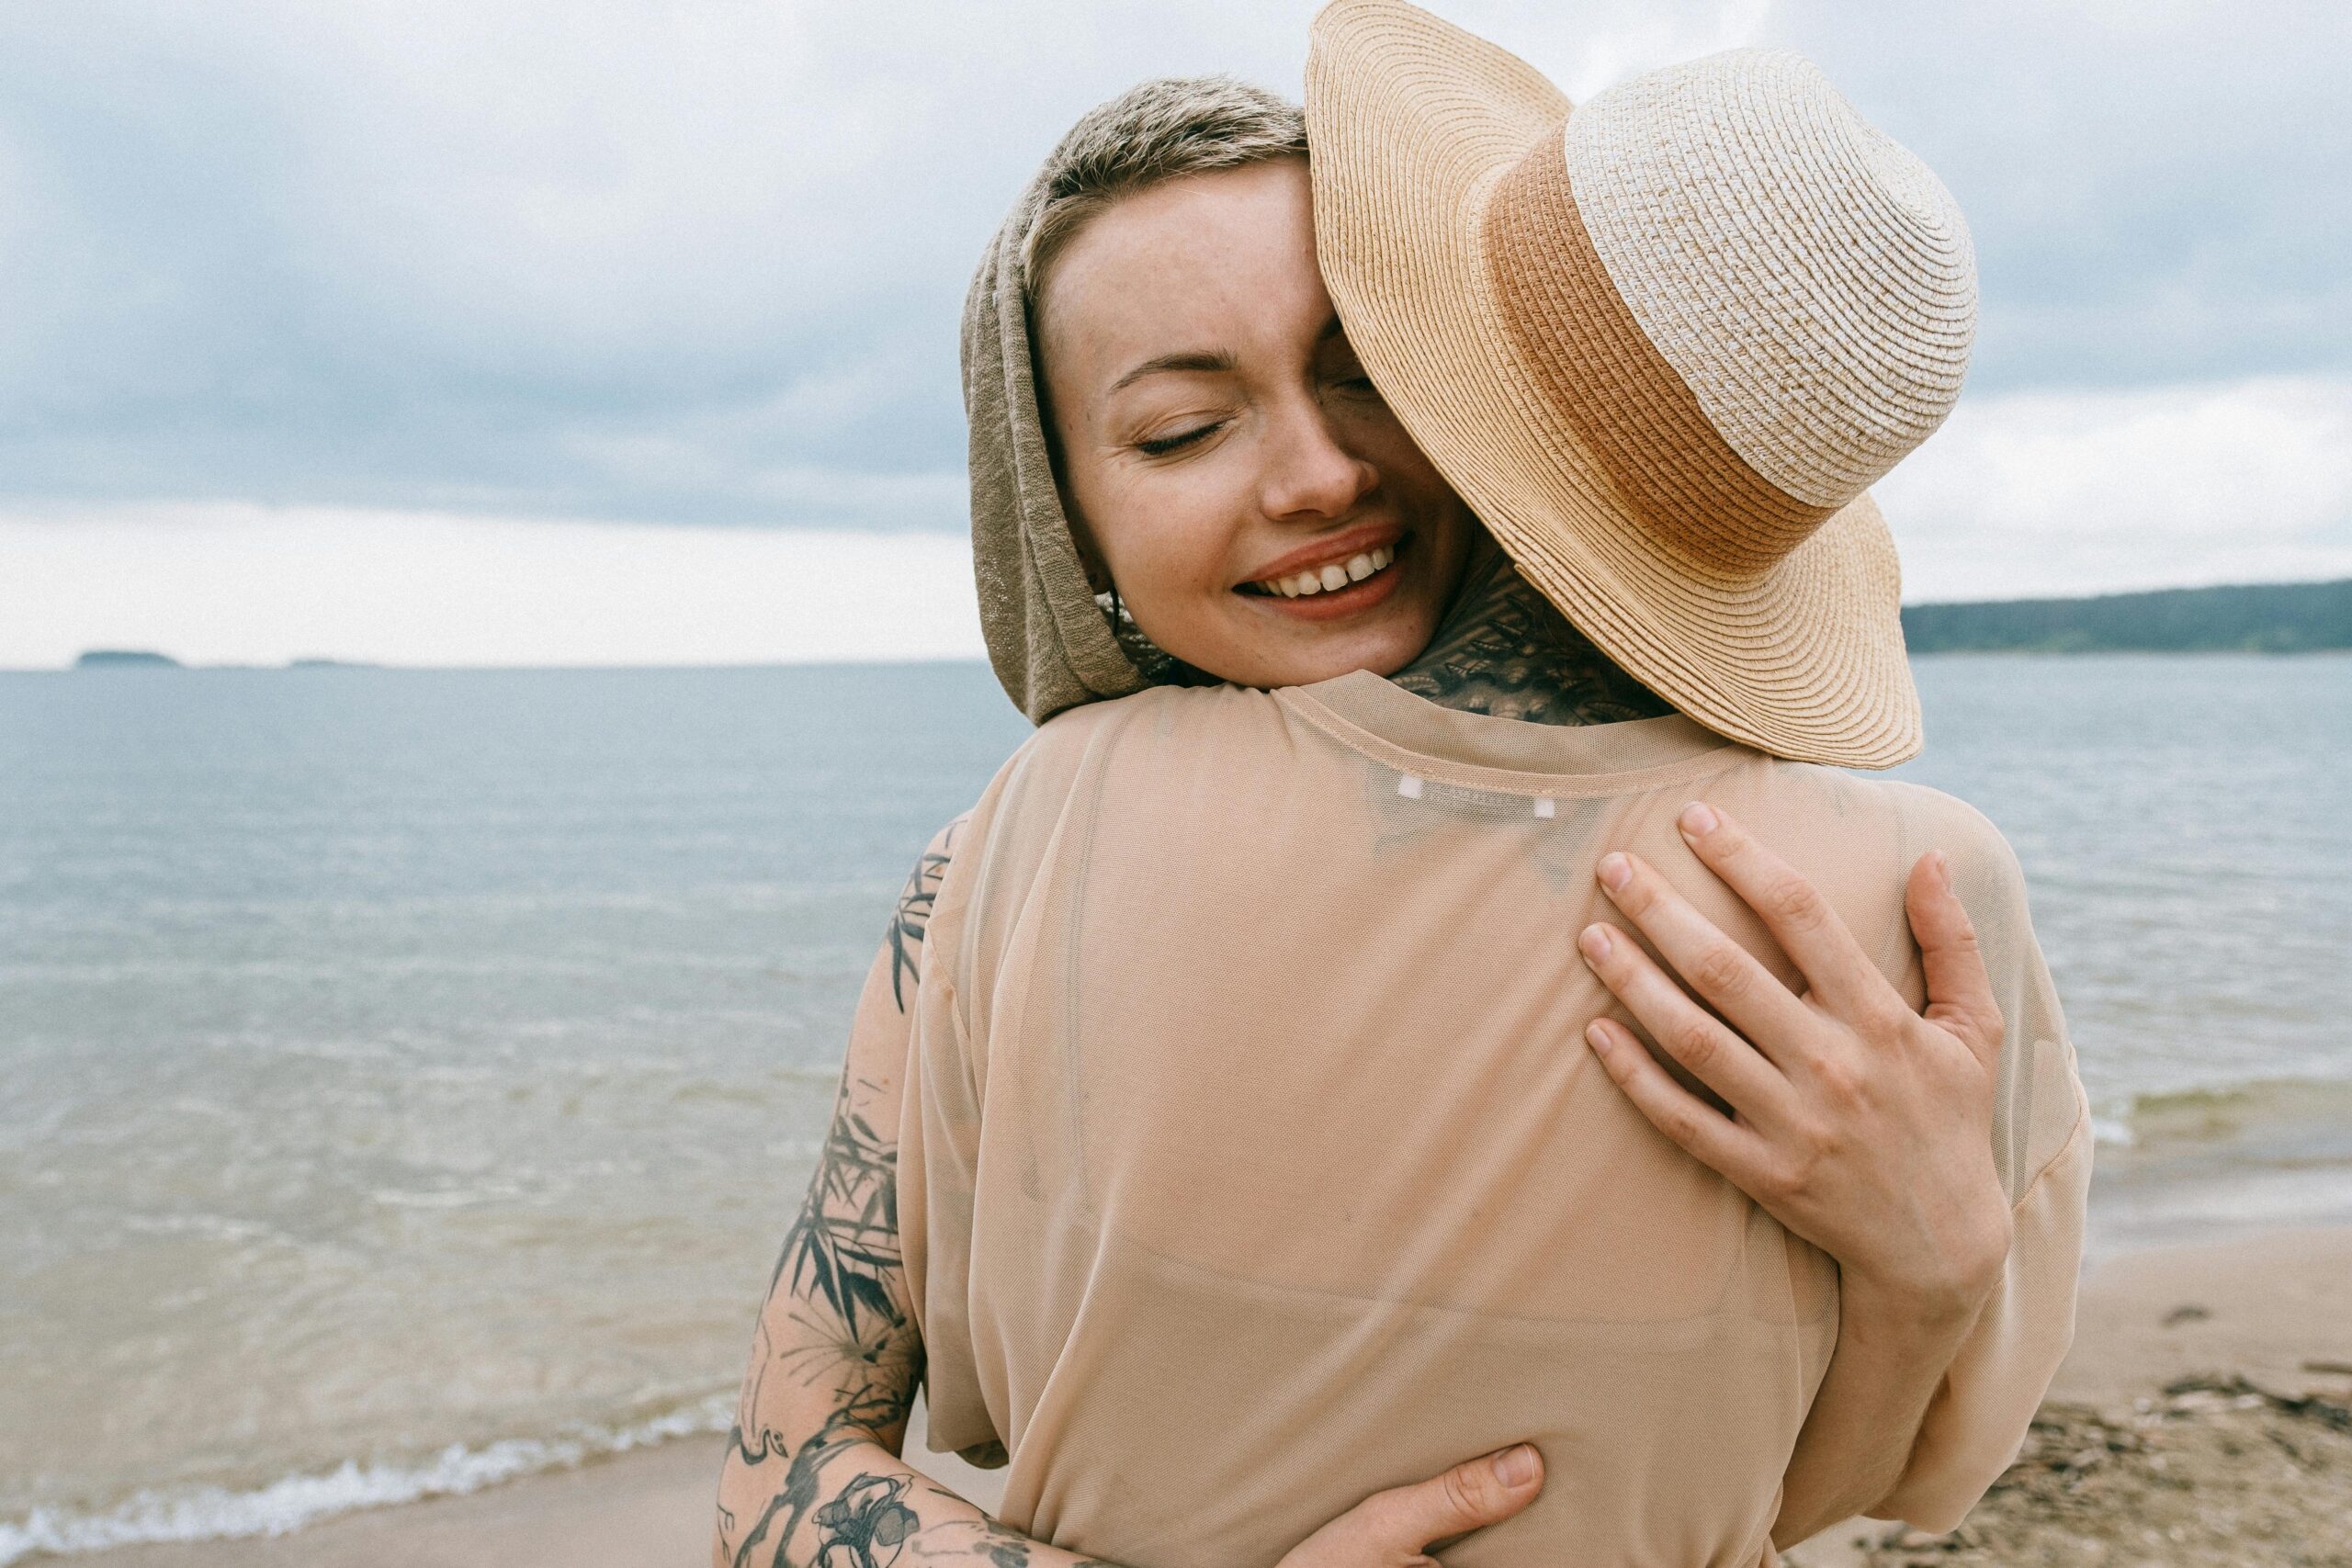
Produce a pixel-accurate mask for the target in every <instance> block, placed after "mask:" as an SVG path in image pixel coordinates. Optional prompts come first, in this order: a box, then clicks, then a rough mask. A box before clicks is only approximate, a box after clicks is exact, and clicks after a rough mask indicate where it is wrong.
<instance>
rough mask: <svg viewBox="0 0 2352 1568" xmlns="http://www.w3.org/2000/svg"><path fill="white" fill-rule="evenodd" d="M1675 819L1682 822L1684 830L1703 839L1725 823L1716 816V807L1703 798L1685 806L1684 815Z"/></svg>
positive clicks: (1696, 837) (1693, 836)
mask: <svg viewBox="0 0 2352 1568" xmlns="http://www.w3.org/2000/svg"><path fill="white" fill-rule="evenodd" d="M1675 820H1676V821H1678V822H1679V823H1681V824H1682V830H1683V831H1684V832H1685V833H1688V834H1689V835H1691V837H1692V838H1694V839H1703V838H1705V837H1706V836H1707V835H1708V834H1710V833H1712V832H1713V831H1714V830H1715V829H1717V828H1719V827H1721V826H1722V825H1723V824H1722V822H1721V821H1720V820H1719V819H1718V818H1716V816H1715V808H1714V807H1712V806H1709V805H1708V804H1707V803H1706V802H1705V801H1703V800H1694V801H1692V802H1691V804H1690V805H1688V806H1686V807H1683V808H1682V815H1681V816H1679V817H1678V818H1675Z"/></svg>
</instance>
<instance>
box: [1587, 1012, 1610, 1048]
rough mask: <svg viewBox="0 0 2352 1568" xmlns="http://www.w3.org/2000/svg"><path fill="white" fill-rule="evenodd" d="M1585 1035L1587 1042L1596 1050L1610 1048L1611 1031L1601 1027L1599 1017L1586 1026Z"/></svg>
mask: <svg viewBox="0 0 2352 1568" xmlns="http://www.w3.org/2000/svg"><path fill="white" fill-rule="evenodd" d="M1584 1037H1585V1042H1586V1043H1588V1044H1589V1045H1590V1046H1591V1047H1592V1048H1593V1049H1594V1050H1596V1051H1606V1050H1608V1049H1609V1031H1607V1030H1605V1029H1603V1028H1601V1027H1600V1020H1599V1019H1597V1018H1596V1019H1594V1020H1593V1021H1591V1022H1590V1023H1588V1024H1586V1025H1585V1026H1584Z"/></svg>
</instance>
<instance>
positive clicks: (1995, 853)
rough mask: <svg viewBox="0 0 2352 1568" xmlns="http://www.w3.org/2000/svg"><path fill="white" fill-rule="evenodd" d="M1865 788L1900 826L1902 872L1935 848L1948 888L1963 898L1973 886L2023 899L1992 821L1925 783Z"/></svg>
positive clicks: (1878, 783) (2019, 871) (2018, 871)
mask: <svg viewBox="0 0 2352 1568" xmlns="http://www.w3.org/2000/svg"><path fill="white" fill-rule="evenodd" d="M1870 784H1871V787H1872V788H1875V789H1877V790H1881V791H1883V792H1884V793H1885V795H1886V796H1887V799H1888V802H1889V804H1890V805H1891V806H1892V807H1893V808H1894V813H1895V817H1896V819H1897V820H1898V821H1899V822H1900V823H1901V824H1902V826H1903V829H1904V838H1905V841H1906V847H1907V848H1908V849H1909V854H1908V856H1906V860H1905V865H1906V869H1907V866H1908V862H1909V861H1910V860H1916V859H1917V858H1918V856H1920V855H1922V854H1925V853H1926V852H1928V851H1930V850H1938V851H1940V852H1942V853H1943V856H1944V858H1945V859H1946V860H1947V861H1948V862H1950V863H1951V874H1952V883H1953V886H1955V887H1956V888H1958V889H1959V890H1960V891H1961V893H1962V897H1963V899H1964V898H1965V897H1967V890H1968V888H1969V887H1970V886H1972V885H1973V886H1976V887H1978V888H1980V889H1982V890H1985V891H1987V892H1990V891H1999V892H2001V893H2004V894H2007V895H2009V896H2011V897H2015V898H2016V899H2017V901H2018V902H2020V903H2022V902H2023V901H2024V898H2025V872H2024V869H2023V868H2022V867H2020V866H2019V865H2018V856H2017V852H2016V851H2015V850H2014V849H2012V848H2011V847H2010V845H2009V840H2007V837H2005V836H2004V835H2003V834H2002V832H2001V829H1998V828H1996V827H1995V826H1994V825H1993V821H1992V818H1988V817H1986V816H1985V814H1984V813H1983V812H1982V811H1979V810H1977V809H1976V807H1973V806H1971V805H1969V804H1968V802H1966V801H1964V800H1962V799H1961V798H1959V797H1958V796H1957V795H1946V794H1945V793H1944V792H1943V791H1941V790H1939V789H1930V788H1928V786H1926V785H1925V784H1908V783H1905V782H1903V781H1901V780H1897V779H1873V780H1871V781H1870Z"/></svg>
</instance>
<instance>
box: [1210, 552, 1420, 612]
mask: <svg viewBox="0 0 2352 1568" xmlns="http://www.w3.org/2000/svg"><path fill="white" fill-rule="evenodd" d="M1403 543H1404V541H1403V540H1402V539H1399V540H1397V544H1395V545H1383V546H1381V547H1379V548H1377V549H1371V550H1363V551H1359V552H1358V553H1356V554H1355V555H1352V556H1350V557H1349V558H1347V559H1345V560H1337V561H1327V562H1325V563H1324V564H1323V565H1321V566H1319V567H1309V568H1307V569H1306V570H1304V571H1294V572H1288V573H1285V574H1284V575H1283V576H1281V577H1269V578H1266V579H1264V580H1263V581H1258V582H1245V583H1243V584H1242V585H1241V591H1242V592H1245V593H1255V594H1259V595H1261V596H1262V597H1265V598H1270V599H1306V598H1312V597H1313V596H1314V595H1316V594H1317V593H1333V592H1338V591H1339V590H1340V589H1342V588H1348V587H1351V586H1353V585H1354V584H1356V583H1359V582H1363V581H1368V580H1370V579H1372V578H1374V577H1377V576H1379V575H1380V574H1381V573H1382V572H1384V571H1386V570H1388V569H1389V568H1390V567H1392V566H1394V565H1396V563H1397V548H1398V547H1399V546H1401V545H1402V544H1403Z"/></svg>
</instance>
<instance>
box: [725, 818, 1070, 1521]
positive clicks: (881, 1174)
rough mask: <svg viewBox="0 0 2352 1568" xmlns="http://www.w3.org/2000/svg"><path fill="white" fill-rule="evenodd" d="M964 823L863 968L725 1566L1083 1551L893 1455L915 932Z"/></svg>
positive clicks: (781, 1290)
mask: <svg viewBox="0 0 2352 1568" xmlns="http://www.w3.org/2000/svg"><path fill="white" fill-rule="evenodd" d="M964 820H965V819H964V818H957V819H956V821H954V822H951V823H949V824H948V825H947V827H946V828H944V829H942V830H941V832H940V833H939V835H938V837H936V838H935V839H933V840H932V842H931V844H930V846H929V847H928V848H926V849H925V850H924V851H923V853H922V858H921V859H920V860H919V861H917V862H916V863H915V869H914V871H913V873H912V874H910V876H909V877H908V878H907V885H906V887H905V889H904V891H902V892H901V893H900V894H899V906H898V908H897V910H896V911H895V912H894V913H893V915H892V916H891V920H890V928H889V931H888V933H887V935H886V937H885V940H884V942H883V944H882V949H881V951H880V952H879V953H876V955H875V959H874V966H873V968H872V969H871V970H870V971H869V972H868V973H867V975H866V979H865V992H864V994H863V995H862V996H861V997H860V998H859V1001H858V1009H857V1019H856V1022H855V1024H854V1027H853V1029H852V1031H851V1034H850V1044H849V1052H848V1055H847V1057H846V1059H845V1060H844V1062H843V1064H842V1087H841V1093H840V1095H839V1097H838V1098H837V1099H836V1100H835V1101H834V1104H833V1116H832V1124H831V1130H830V1131H829V1132H828V1134H827V1135H826V1139H825V1146H824V1149H823V1152H822V1153H821V1154H820V1156H819V1157H818V1161H817V1169H816V1171H815V1173H814V1175H813V1176H812V1177H811V1178H810V1179H809V1193H808V1196H807V1198H806V1199H805V1200H804V1201H802V1203H801V1206H800V1213H799V1215H798V1217H797V1219H795V1220H794V1222H793V1224H792V1228H791V1230H790V1231H789V1232H787V1233H786V1236H785V1241H784V1249H783V1251H782V1253H781V1254H780V1255H779V1256H778V1257H777V1258H776V1263H775V1272H774V1273H773V1275H772V1276H771V1277H770V1279H769V1281H768V1295H767V1301H766V1303H765V1304H764V1305H763V1307H762V1309H761V1312H760V1320H759V1325H758V1327H757V1329H756V1330H755V1331H754V1334H753V1337H752V1361H751V1367H750V1369H749V1371H747V1372H746V1373H745V1375H744V1379H743V1394H742V1402H741V1407H740V1408H739V1409H738V1411H737V1414H736V1419H735V1426H734V1428H733V1429H732V1431H730V1432H729V1437H728V1446H727V1455H726V1460H725V1462H724V1464H723V1466H722V1468H721V1471H720V1473H719V1484H718V1540H717V1541H716V1542H715V1544H714V1547H713V1551H712V1562H714V1564H717V1565H718V1568H752V1565H753V1564H756V1565H758V1568H786V1565H787V1564H792V1565H798V1564H815V1563H822V1564H824V1568H886V1565H887V1564H888V1563H890V1562H893V1561H894V1560H896V1559H897V1558H898V1557H899V1554H900V1553H901V1552H902V1551H907V1550H910V1549H912V1550H914V1551H918V1552H919V1553H920V1554H921V1555H922V1556H925V1557H945V1558H949V1559H953V1558H955V1557H956V1556H958V1555H962V1556H967V1557H969V1558H970V1560H971V1561H972V1562H973V1563H974V1564H975V1568H1017V1565H1018V1564H1022V1563H1034V1564H1035V1568H1063V1565H1065V1564H1075V1563H1077V1562H1079V1559H1077V1558H1075V1557H1073V1556H1071V1555H1070V1554H1069V1553H1067V1552H1058V1551H1053V1550H1052V1549H1051V1548H1046V1547H1041V1546H1038V1545H1036V1543H1035V1542H1032V1541H1029V1540H1026V1539H1025V1538H1023V1537H1022V1536H1020V1535H1018V1534H1015V1533H1014V1532H1012V1531H1009V1530H1007V1529H1004V1528H1003V1527H1001V1526H1000V1525H997V1524H996V1523H994V1522H993V1521H991V1520H989V1518H988V1517H986V1516H985V1515H983V1514H982V1513H981V1512H980V1510H979V1509H978V1508H976V1507H974V1506H972V1505H970V1504H969V1503H967V1502H965V1501H964V1500H963V1499H962V1498H960V1497H957V1496H956V1495H954V1494H953V1493H951V1492H949V1491H947V1490H946V1489H945V1488H944V1487H942V1486H939V1485H937V1484H936V1483H933V1482H932V1481H930V1480H928V1479H927V1478H925V1477H923V1476H922V1475H921V1474H919V1473H917V1472H914V1471H913V1470H911V1469H910V1468H909V1467H908V1466H906V1465H905V1464H903V1463H901V1462H899V1457H898V1456H899V1447H900V1445H901V1443H902V1442H903V1441H904V1439H905V1436H906V1427H907V1415H908V1412H909V1410H910V1408H911V1407H912V1406H913V1404H914V1397H915V1390H916V1387H917V1385H918V1384H919V1383H920V1382H922V1337H921V1336H920V1334H919V1333H918V1331H917V1329H916V1326H915V1322H914V1316H913V1313H912V1310H911V1303H910V1295H909V1290H908V1284H907V1275H906V1265H905V1259H904V1254H903V1253H902V1251H901V1250H900V1247H899V1213H898V1156H899V1151H898V1142H899V1083H900V1077H901V1075H902V1074H903V1073H904V1072H905V1070H906V1060H907V1044H908V1036H909V1031H910V1020H911V1016H912V1012H913V1009H914V1002H915V989H916V987H917V985H918V984H919V983H920V981H921V977H922V944H923V937H924V933H925V931H926V929H927V927H928V925H929V922H930V919H931V909H932V905H933V900H934V899H935V898H936V897H938V893H939V884H940V880H941V878H942V877H944V875H945V874H946V871H947V866H948V863H949V860H950V858H951V856H952V855H953V853H954V852H955V843H956V837H957V835H958V834H959V833H960V832H961V830H962V829H963V826H964ZM970 1457H973V1458H976V1459H983V1460H985V1459H988V1458H991V1457H998V1461H999V1462H1001V1457H999V1456H988V1455H977V1454H976V1455H973V1456H970ZM918 1538H920V1540H919V1541H918ZM1033 1554H1034V1555H1033Z"/></svg>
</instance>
